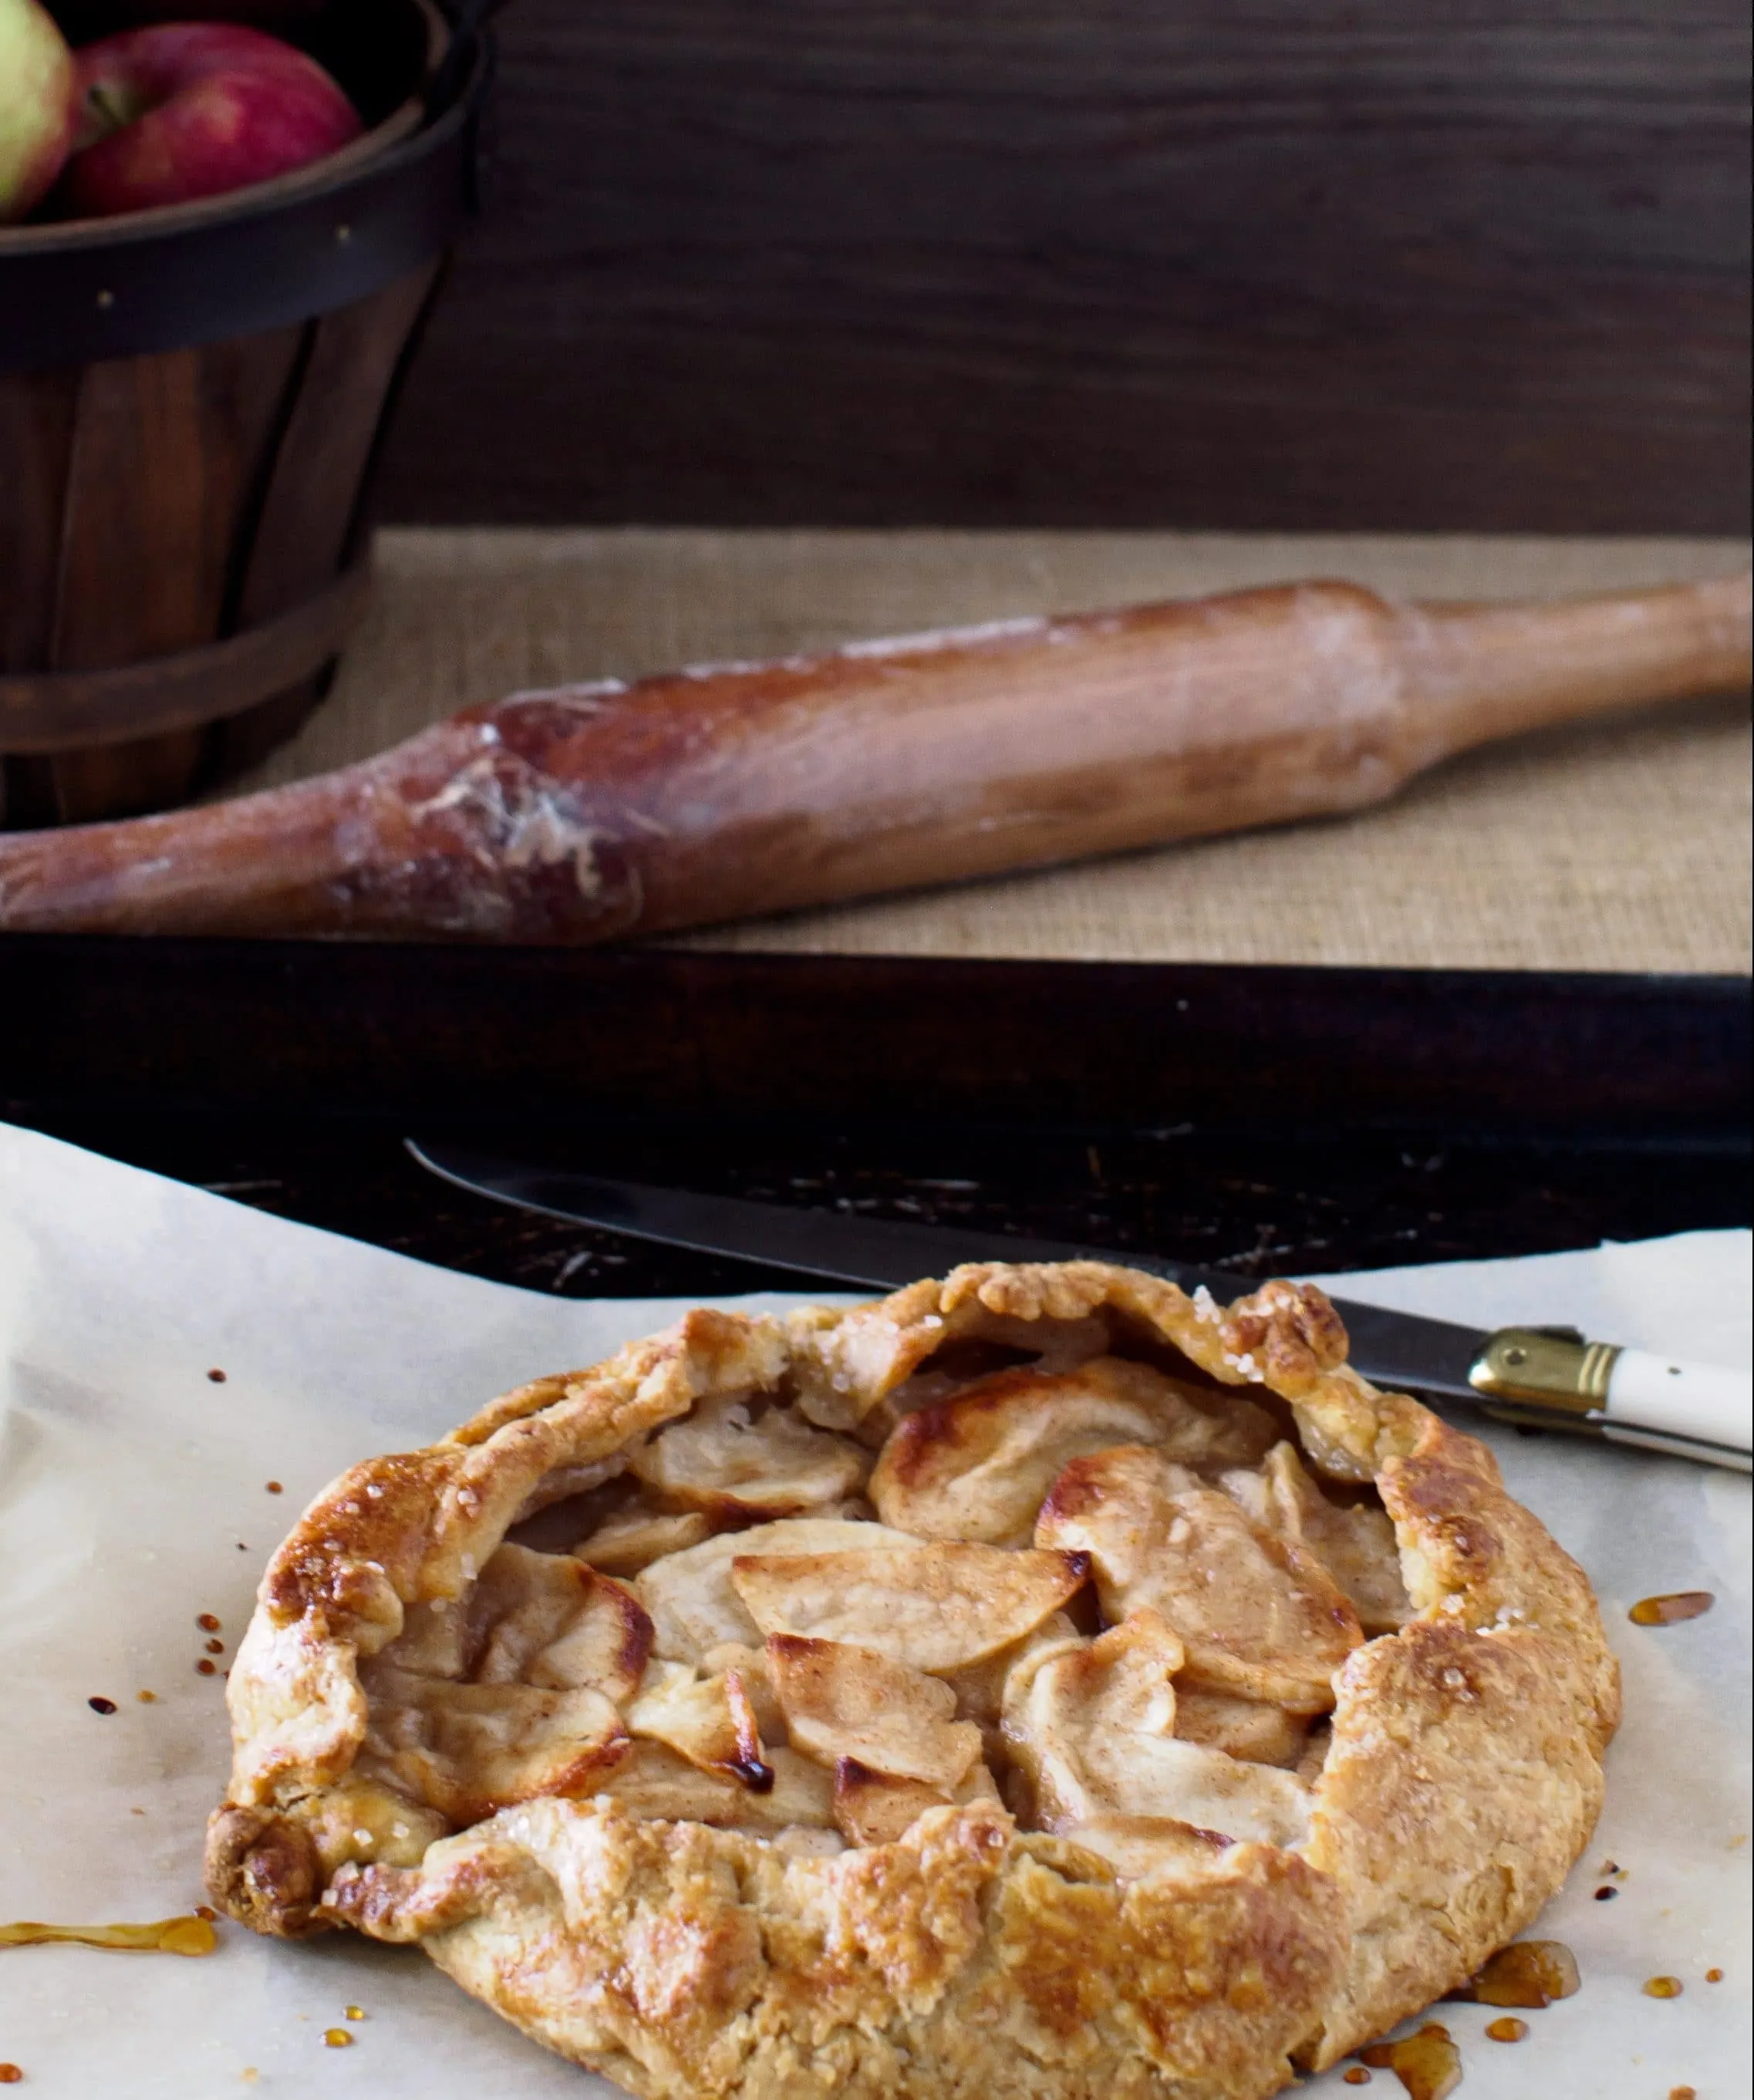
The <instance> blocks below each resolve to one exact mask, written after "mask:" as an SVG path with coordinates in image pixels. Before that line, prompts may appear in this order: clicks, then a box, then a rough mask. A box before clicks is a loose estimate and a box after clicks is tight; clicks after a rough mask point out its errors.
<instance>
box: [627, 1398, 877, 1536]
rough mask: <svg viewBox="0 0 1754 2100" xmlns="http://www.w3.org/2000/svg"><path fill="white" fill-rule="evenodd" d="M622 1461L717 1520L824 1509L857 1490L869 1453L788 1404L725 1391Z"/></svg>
mask: <svg viewBox="0 0 1754 2100" xmlns="http://www.w3.org/2000/svg"><path fill="white" fill-rule="evenodd" d="M629 1463H630V1467H631V1468H632V1470H633V1471H634V1473H636V1474H637V1475H638V1477H639V1478H640V1479H641V1480H643V1481H644V1482H645V1483H646V1485H647V1487H649V1488H650V1489H652V1491H653V1492H654V1493H656V1494H658V1495H660V1496H661V1497H662V1498H663V1499H664V1500H665V1502H667V1503H669V1504H670V1505H671V1506H673V1507H677V1508H681V1509H691V1510H698V1511H702V1512H704V1513H705V1515H708V1516H709V1517H710V1518H712V1519H713V1520H714V1521H715V1522H717V1523H719V1524H724V1523H726V1522H727V1521H733V1522H734V1521H749V1520H754V1519H758V1518H774V1517H783V1516H794V1515H802V1514H803V1513H804V1512H806V1511H811V1510H824V1509H827V1508H828V1507H829V1506H830V1505H831V1504H833V1503H835V1502H840V1501H842V1500H843V1499H844V1498H846V1496H848V1495H850V1494H855V1493H858V1491H859V1489H860V1488H862V1487H863V1486H864V1479H865V1475H866V1474H867V1473H868V1471H869V1470H870V1466H871V1460H870V1456H869V1454H868V1453H867V1452H866V1451H864V1449H861V1447H860V1446H859V1445H857V1444H854V1443H851V1442H850V1441H849V1440H847V1439H846V1437H844V1436H830V1435H829V1434H828V1432H826V1431H825V1430H821V1429H813V1428H812V1427H811V1425H810V1423H807V1422H806V1421H805V1420H804V1418H803V1417H802V1415H799V1414H794V1413H793V1410H791V1409H790V1408H788V1407H781V1406H779V1405H772V1404H769V1405H765V1406H763V1405H761V1404H760V1403H758V1402H756V1403H752V1402H751V1401H749V1399H748V1398H747V1397H746V1396H736V1395H730V1396H725V1397H722V1398H720V1399H716V1400H706V1401H701V1402H700V1405H699V1406H697V1407H696V1410H695V1411H694V1412H693V1414H691V1415H689V1416H688V1417H687V1419H686V1420H685V1421H682V1422H675V1423H671V1424H670V1425H669V1427H668V1428H665V1429H661V1430H660V1431H659V1432H657V1434H656V1436H653V1437H652V1440H651V1441H650V1442H649V1443H647V1444H646V1445H644V1446H643V1447H642V1448H641V1449H639V1450H637V1451H635V1452H634V1454H632V1456H631V1458H630V1461H629Z"/></svg>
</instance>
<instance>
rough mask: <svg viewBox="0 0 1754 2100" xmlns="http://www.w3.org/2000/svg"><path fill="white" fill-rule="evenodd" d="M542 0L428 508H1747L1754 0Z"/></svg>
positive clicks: (398, 508) (533, 11)
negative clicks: (1751, 23)
mask: <svg viewBox="0 0 1754 2100" xmlns="http://www.w3.org/2000/svg"><path fill="white" fill-rule="evenodd" d="M501 45H502V65H501V94H500V104H499V110H498V116H497V126H496V131H497V179H496V180H495V182H494V183H493V186H492V188H490V192H489V209H488V216H487V218H486V219H485V221H484V223H483V224H482V225H481V226H480V227H479V228H478V229H477V231H476V233H475V236H474V238H473V240H472V241H471V244H470V245H468V247H467V248H466V251H465V254H464V258H463V260H462V264H461V266H460V267H459V268H458V269H457V271H456V272H455V274H454V276H453V282H452V284H451V286H450V288H449V290H448V293H447V297H446V299H445V301H444V303H443V305H442V306H441V308H440V312H439V315H438V316H437V318H436V320H435V325H434V328H433V329H432V331H431V338H430V342H429V344H428V347H427V351H426V355H425V358H424V360H423V364H422V368H421V369H420V370H419V371H418V373H417V374H416V376H415V379H414V382H413V385H412V386H411V387H410V390H409V401H408V405H407V411H406V413H405V416H404V420H403V423H402V426H401V429H400V434H399V439H398V441H397V443H396V444H395V447H394V448H393V452H392V456H391V462H390V470H389V477H388V487H387V496H388V508H389V510H390V511H391V514H394V515H395V516H398V517H400V518H425V519H449V520H459V521H461V520H472V519H479V520H494V519H497V520H514V519H533V520H550V521H560V520H570V519H581V520H585V519H590V520H616V519H642V520H651V521H660V520H671V521H687V520H693V521H700V522H718V523H781V522H818V523H833V522H861V523H907V522H942V523H972V524H980V523H1008V524H1016V523H1041V524H1073V525H1076V524H1089V523H1109V524H1134V525H1143V524H1160V525H1164V524H1186V525H1205V526H1235V527H1286V528H1303V527H1378V528H1407V529H1416V528H1421V527H1451V528H1458V527H1466V528H1477V529H1482V530H1483V529H1492V530H1517V529H1524V530H1540V531H1566V532H1572V531H1597V532H1618V531H1628V530H1641V531H1652V532H1655V531H1665V532H1734V531H1738V530H1739V529H1741V527H1742V524H1743V519H1744V518H1745V514H1746V508H1747V468H1746V444H1745V437H1746V408H1745V402H1746V395H1747V302H1746V294H1745V276H1744V271H1745V263H1746V255H1747V232H1746V219H1747V96H1746V78H1747V49H1748V22H1747V11H1746V9H1745V7H1743V5H1742V4H1741V0H1662V4H1659V0H1431V4H1429V5H1426V6H1423V7H1417V8H1412V7H1407V6H1406V5H1405V4H1404V0H1248V4H1246V5H1243V6H1236V5H1229V4H1226V5H1220V4H1217V0H1004V4H1000V0H943V4H941V5H939V6H938V7H932V8H927V7H923V6H918V5H891V6H886V7H881V8H880V7H876V6H874V5H873V4H872V0H594V4H593V5H591V6H590V7H579V6H577V4H576V0H519V5H518V6H517V7H515V8H513V9H511V10H510V11H508V12H507V13H506V15H505V16H504V17H503V19H502V24H501Z"/></svg>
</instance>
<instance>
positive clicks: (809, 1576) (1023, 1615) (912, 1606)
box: [731, 1541, 1089, 1670]
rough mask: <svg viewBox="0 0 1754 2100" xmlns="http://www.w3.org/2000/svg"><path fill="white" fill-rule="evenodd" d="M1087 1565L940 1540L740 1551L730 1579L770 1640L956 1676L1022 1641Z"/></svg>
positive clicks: (1064, 1556)
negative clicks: (855, 1651) (841, 1647)
mask: <svg viewBox="0 0 1754 2100" xmlns="http://www.w3.org/2000/svg"><path fill="white" fill-rule="evenodd" d="M1087 1573H1089V1560H1088V1558H1087V1557H1086V1556H1085V1555H1083V1554H1080V1553H1056V1552H1045V1553H1036V1552H1027V1551H1026V1552H1021V1553H1008V1552H1005V1551H1003V1550H1002V1549H1001V1548H1000V1547H998V1546H964V1545H959V1544H953V1543H951V1542H948V1541H940V1542H937V1543H935V1544H933V1545H930V1546H919V1545H908V1546H890V1547H888V1548H886V1549H883V1550H881V1551H876V1552H870V1551H863V1552H855V1551H850V1550H846V1551H840V1552H829V1553H813V1554H800V1555H795V1556H791V1557H788V1558H784V1559H781V1558H776V1557H775V1556H772V1555H764V1554H762V1553H749V1552H744V1553H741V1554H739V1555H736V1556H735V1557H734V1558H733V1560H732V1561H731V1582H732V1583H733V1584H734V1585H735V1586H736V1591H737V1595H739V1596H740V1598H741V1599H743V1602H744V1604H745V1605H746V1606H747V1607H748V1609H749V1616H750V1617H751V1618H753V1620H754V1621H755V1623H756V1624H757V1625H758V1626H759V1627H760V1628H761V1630H762V1632H763V1633H764V1634H802V1635H807V1636H808V1637H810V1638H811V1639H816V1640H831V1641H846V1642H850V1643H852V1645H853V1646H855V1647H857V1648H875V1649H876V1650H877V1652H878V1653H879V1654H880V1655H886V1656H889V1657H892V1658H893V1659H894V1660H895V1661H897V1662H905V1663H908V1664H911V1665H912V1667H913V1668H914V1669H916V1670H959V1669H961V1668H963V1667H964V1666H965V1665H967V1664H969V1663H971V1662H979V1661H980V1660H981V1659H982V1658H983V1657H985V1656H989V1655H992V1654H993V1653H994V1652H996V1651H997V1650H998V1649H1000V1648H1005V1647H1008V1646H1009V1645H1010V1643H1012V1642H1013V1641H1015V1640H1020V1639H1022V1638H1023V1635H1025V1634H1027V1632H1029V1631H1030V1630H1031V1629H1032V1627H1034V1626H1039V1625H1040V1623H1041V1621H1043V1620H1044V1619H1045V1618H1047V1617H1049V1616H1050V1614H1052V1613H1053V1612H1057V1611H1058V1609H1059V1608H1060V1606H1061V1605H1062V1604H1064V1603H1065V1602H1066V1600H1067V1598H1068V1597H1070V1596H1071V1595H1073V1594H1074V1593H1075V1592H1076V1590H1079V1589H1080V1588H1081V1587H1082V1586H1083V1584H1084V1582H1085V1577H1086V1575H1087Z"/></svg>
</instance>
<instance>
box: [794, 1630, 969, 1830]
mask: <svg viewBox="0 0 1754 2100" xmlns="http://www.w3.org/2000/svg"><path fill="white" fill-rule="evenodd" d="M767 1665H768V1671H769V1674H770V1677H771V1681H772V1683H773V1687H774V1692H775V1696H777V1697H778V1699H779V1701H780V1709H781V1711H782V1712H783V1713H784V1715H785V1725H786V1732H787V1734H788V1736H789V1737H790V1739H791V1742H792V1747H793V1749H798V1750H802V1751H803V1752H804V1754H806V1756H807V1757H812V1758H815V1759H816V1760H817V1762H819V1763H820V1764H825V1765H835V1764H837V1763H838V1762H840V1761H841V1760H842V1758H852V1759H855V1760H856V1762H858V1763H859V1764H860V1765H862V1766H864V1767H867V1768H868V1770H870V1771H875V1772H881V1773H882V1774H883V1775H884V1776H886V1777H887V1778H890V1779H908V1780H919V1781H920V1782H921V1785H926V1786H929V1787H934V1788H936V1789H939V1791H940V1792H942V1793H945V1794H946V1796H947V1797H948V1793H949V1790H950V1789H952V1788H953V1787H955V1786H957V1785H958V1784H959V1783H960V1782H961V1780H962V1779H963V1778H964V1777H965V1775H966V1774H967V1772H968V1770H969V1767H970V1766H971V1765H972V1764H973V1763H974V1761H975V1759H976V1758H978V1757H979V1755H980V1747H981V1742H980V1731H979V1728H977V1727H975V1726H974V1723H972V1722H969V1721H958V1720H957V1719H956V1718H954V1717H955V1714H956V1710H957V1695H956V1694H955V1692H952V1690H951V1688H950V1687H949V1686H948V1684H941V1683H939V1680H938V1679H936V1678H935V1677H928V1676H926V1674H924V1673H923V1672H922V1671H921V1670H911V1669H909V1668H908V1665H907V1664H905V1663H902V1662H895V1661H892V1660H891V1659H890V1657H888V1656H886V1655H881V1654H879V1653H878V1652H877V1650H876V1649H874V1648H853V1647H850V1646H849V1645H847V1643H845V1642H842V1641H826V1640H806V1639H801V1638H800V1637H799V1636H798V1635H795V1634H773V1635H770V1636H769V1637H768V1642H767Z"/></svg>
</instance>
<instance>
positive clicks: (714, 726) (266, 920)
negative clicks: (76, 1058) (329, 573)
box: [0, 576, 1749, 942]
mask: <svg viewBox="0 0 1754 2100" xmlns="http://www.w3.org/2000/svg"><path fill="white" fill-rule="evenodd" d="M1748 679H1749V579H1748V578H1747V577H1746V576H1743V577H1738V578H1734V579H1730V580H1725V581H1722V582H1717V583H1709V584H1702V585H1682V586H1678V587H1676V588H1672V589H1662V590H1652V591H1646V592H1641V593H1637V594H1633V595H1626V596H1619V597H1611V598H1589V599H1584V600H1579V601H1574V602H1569V603H1564V604H1557V605H1529V606H1437V605H1427V606H1396V605H1391V604H1390V603H1387V602H1385V601H1384V600H1383V599H1381V598H1378V597H1376V596H1375V595H1374V594H1373V593H1371V592H1369V591H1367V590H1362V589H1359V588H1357V587H1356V586H1355V585H1350V584H1341V583H1310V584H1301V585H1287V586H1283V587H1279V588H1277V589H1267V590H1251V591H1239V592H1235V593H1231V594H1230V595H1227V596H1225V597H1222V598H1204V599H1196V600H1190V601H1186V602H1180V603H1175V604H1170V605H1158V606H1147V607H1141V608H1139V609H1138V610H1135V611H1125V612H1111V613H1093V614H1089V615H1080V616H1078V617H1076V618H1070V619H1059V620H1004V621H1001V622H999V623H996V624H994V625H992V626H990V627H984V628H972V629H961V630H957V631H955V632H952V633H942V634H932V635H916V636H912V637H907V638H905V639H903V640H900V641H895V642H855V643H854V644H852V645H850V646H849V647H846V648H844V649H840V650H837V651H833V653H832V654H830V655H821V656H808V657H787V658H784V659H782V660H780V661H778V662H775V663H771V664H717V665H706V666H704V667H701V668H696V669H693V670H688V671H682V672H676V673H669V674H667V675H665V676H663V677H654V678H646V679H642V680H641V681H640V682H638V683H637V684H634V685H624V684H622V683H621V682H619V681H616V680H613V679H605V680H601V681H599V682H596V683H594V684H592V685H585V686H566V687H562V688H560V689H559V690H556V691H553V692H544V693H521V694H515V695H512V696H511V697H510V699H504V700H501V701H499V702H497V703H496V704H493V705H492V706H488V707H479V708H469V709H467V710H466V711H465V712H463V713H462V714H459V715H456V716H453V717H452V718H451V719H450V720H449V721H444V722H441V723H440V724H439V725H438V726H436V727H435V728H432V729H429V730H424V731H422V733H421V734H420V735H418V736H415V737H412V738H410V739H409V741H408V742H407V743H402V744H399V745H397V746H396V747H395V748H394V749H393V750H391V751H388V752H384V753H383V754H382V756H381V757H377V758H373V759H370V760H368V761H365V762H364V763H363V764H360V765H351V766H347V767H346V768H344V769H342V770H340V771H338V772H334V773H331V774H324V775H322V776H320V777H319V778H317V779H311V780H307V781H303V782H301V783H298V785H296V786H294V787H280V788H275V789H273V790H272V791H271V792H267V793H264V794H259V795H252V796H244V797H241V798H240V799H239V800H237V801H232V802H227V803H222V804H219V805H215V806H213V807H210V808H205V809H196V810H179V811H177V812H175V813H174V814H170V815H166V816H161V817H144V818H135V819H134V820H132V821H130V822H127V823H111V824H95V825H91V826H88V827H84V828H82V829H72V830H67V831H56V832H24V833H20V834H16V835H15V836H0V927H4V928H9V929H37V930H45V929H52V930H58V931H80V932H104V933H233V934H236V933H242V934H332V935H353V936H363V937H378V938H388V937H404V938H418V937H433V936H437V937H449V938H453V939H459V940H475V941H523V942H591V941H603V940H608V939H611V938H613V937H616V936H618V935H623V934H629V933H664V932H667V931H669V930H672V929H675V928H678V927H683V926H695V925H700V924H703V923H705V922H708V921H710V920H729V919H736V918H741V917H744V916H747V915H750V914H752V913H757V912H766V911H781V910H784V909H787V908H789V907H794V906H798V905H806V904H820V903H824V902H828V901H829V900H832V899H834V898H848V897H860V896H865V895H868V894H870V893H873V892H876V891H881V890H895V889H908V888H911V887H913V886H915V885H920V884H926V883H939V882H946V881H951V880H956V879H957V878H959V877H963V876H984V875H992V874H996V873H997V872H999V871H1001V870H1003V869H1006V868H1016V867H1038V866H1040V865H1041V864H1042V863H1044V862H1054V861H1067V860H1073V859H1076V858H1080V857H1082V856H1084V855H1086V854H1105V853H1114V852H1116V851H1120V850H1122V849H1125V848H1128V847H1133V846H1144V845H1154V844H1156V843H1158V842H1160V841H1161V840H1167V839H1178V838H1188V837H1191V836H1196V835H1198V834H1200V833H1202V832H1226V831H1233V830H1235V829H1236V828H1238V827H1240V826H1244V825H1250V824H1268V823H1285V822H1288V821H1289V820H1291V819H1293V818H1299V817H1310V816H1316V815H1322V814H1328V813H1331V812H1333V811H1336V810H1354V809H1358V808H1359V807H1361V806H1363V805H1365V804H1367V803H1371V802H1376V801H1381V799H1382V798H1383V797H1384V796H1387V795H1390V794H1392V793H1393V792H1394V791H1395V789H1397V788H1398V787H1400V785H1401V784H1402V783H1403V781H1405V780H1407V779H1408V778H1409V777H1410V776H1411V775H1412V774H1416V773H1417V772H1419V771H1420V770H1422V769H1423V768H1425V767H1426V766H1428V765H1433V764H1434V763H1435V762H1436V761H1438V760H1439V759H1442V758H1445V757H1448V756H1449V755H1450V753H1451V752H1456V751H1460V750H1464V749H1465V748H1467V747H1468V746H1469V745H1471V744H1477V743H1485V742H1487V741H1488V740H1489V739H1491V738H1494V737H1502V736H1509V735H1514V734H1516V733H1517V732H1518V731H1519V730H1531V729H1539V728H1542V727H1544V726H1548V725H1549V724H1552V723H1555V722H1562V721H1571V720H1572V719H1575V717H1579V716H1584V715H1593V714H1597V713H1599V712H1602V711H1604V710H1606V709H1609V708H1624V707H1628V706H1633V705H1636V704H1640V703H1645V702H1651V701H1657V700H1669V699H1681V698H1682V697H1685V696H1687V695H1697V694H1702V693H1708V692H1719V691H1725V690H1734V689H1738V688H1740V687H1743V686H1747V683H1748Z"/></svg>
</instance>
